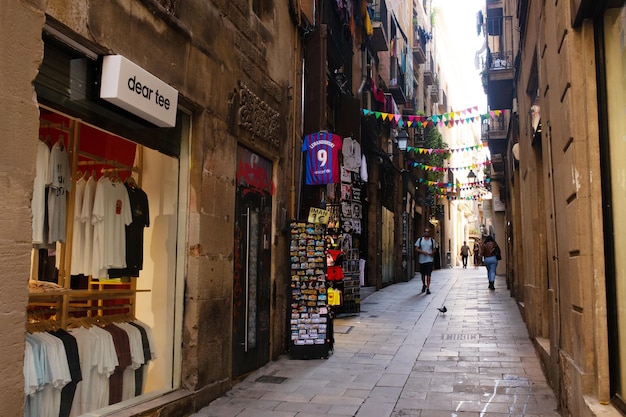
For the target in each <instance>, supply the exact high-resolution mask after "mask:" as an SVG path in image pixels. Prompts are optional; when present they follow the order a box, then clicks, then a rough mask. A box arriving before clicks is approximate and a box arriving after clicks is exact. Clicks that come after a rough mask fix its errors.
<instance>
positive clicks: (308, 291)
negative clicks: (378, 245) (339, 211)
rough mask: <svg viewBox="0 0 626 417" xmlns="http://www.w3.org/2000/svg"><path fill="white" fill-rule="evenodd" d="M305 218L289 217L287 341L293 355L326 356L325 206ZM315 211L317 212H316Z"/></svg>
mask: <svg viewBox="0 0 626 417" xmlns="http://www.w3.org/2000/svg"><path fill="white" fill-rule="evenodd" d="M312 212H314V213H315V214H313V215H310V216H309V220H310V221H308V222H304V221H302V222H299V221H292V222H291V224H290V232H291V243H290V259H291V315H290V317H291V319H290V328H291V342H290V347H289V353H290V355H291V357H292V358H293V359H319V358H327V357H328V355H329V352H330V351H331V350H332V337H333V336H332V317H330V315H329V308H328V297H327V292H326V288H327V284H326V255H325V247H326V240H325V236H326V223H327V221H328V217H327V216H325V215H324V213H326V211H325V210H315V209H312ZM318 215H319V216H318Z"/></svg>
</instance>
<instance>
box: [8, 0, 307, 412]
mask: <svg viewBox="0 0 626 417" xmlns="http://www.w3.org/2000/svg"><path fill="white" fill-rule="evenodd" d="M1 13H2V21H3V22H4V23H3V24H2V28H1V29H0V32H2V36H1V38H2V41H1V50H2V56H3V59H2V62H1V63H0V67H1V68H2V74H4V75H3V77H2V87H3V88H2V92H1V93H0V96H1V97H2V101H3V102H4V103H5V106H4V107H5V111H3V112H2V116H0V117H1V119H2V123H1V125H2V128H1V130H2V136H3V143H4V144H5V152H3V156H2V157H1V160H2V163H1V164H0V165H1V168H0V171H1V172H0V177H1V178H2V181H1V183H2V192H3V195H4V197H3V198H2V201H1V203H0V207H1V208H2V211H3V213H4V214H3V215H2V216H1V220H0V222H1V225H2V229H3V232H2V240H1V243H0V258H1V259H2V262H1V264H2V266H1V267H0V268H1V271H2V274H3V275H4V276H5V278H6V280H5V283H6V285H5V288H4V289H3V291H2V292H1V293H2V295H0V300H1V301H2V302H1V304H2V311H3V312H2V316H3V317H4V319H3V320H2V324H1V333H2V335H3V337H2V340H3V342H2V344H3V348H4V349H3V352H4V354H3V358H2V360H1V361H0V363H1V368H2V374H3V381H2V383H0V392H1V394H0V397H1V399H2V400H1V401H0V402H2V404H3V406H2V409H3V411H2V414H3V415H5V416H20V415H24V377H23V364H24V344H25V323H26V321H27V320H30V319H32V317H33V314H35V313H33V311H34V310H36V311H37V312H38V313H37V314H41V313H42V311H43V309H49V310H47V311H52V316H50V315H49V314H47V315H46V316H45V318H46V319H47V320H46V321H57V324H56V325H55V324H50V326H57V325H58V326H59V327H62V328H71V327H73V326H71V325H69V326H68V325H67V321H65V320H66V319H67V311H68V309H69V310H72V309H73V310H72V311H77V310H79V309H81V308H83V309H84V310H85V311H86V313H85V314H87V315H95V314H94V313H95V312H96V311H98V312H99V311H102V310H103V309H104V308H106V307H103V306H104V305H106V304H107V302H106V300H105V301H102V300H101V299H102V298H107V297H113V295H112V294H113V293H114V291H116V290H114V289H112V288H117V287H115V286H110V287H108V286H107V285H109V284H108V283H96V284H94V283H92V282H90V283H89V284H88V285H89V288H90V290H74V287H73V286H72V290H71V291H73V292H71V291H70V292H69V293H66V292H59V291H65V290H67V289H69V288H70V284H69V278H70V272H71V271H70V270H69V267H68V268H67V269H65V268H64V267H63V266H61V267H60V268H61V269H60V275H61V279H60V280H59V281H58V282H59V283H60V286H61V287H62V288H61V289H59V291H56V292H55V291H53V292H52V293H50V294H48V295H45V296H44V295H39V297H40V298H37V296H33V294H32V293H31V294H29V276H30V277H31V278H32V277H33V274H36V271H35V272H33V271H32V268H33V257H31V254H32V253H33V251H31V249H32V237H31V232H32V228H31V225H32V216H31V199H32V198H33V193H34V191H33V181H34V179H35V176H36V172H37V170H36V168H37V166H36V158H35V155H37V153H38V143H39V142H42V140H43V139H45V140H48V138H49V137H51V138H52V141H53V142H56V141H57V140H58V141H61V139H63V140H64V141H65V143H64V144H65V146H67V150H68V151H69V152H70V155H69V163H70V166H71V169H72V173H71V177H72V181H73V183H74V185H75V182H76V181H77V177H78V175H76V174H77V171H78V170H84V171H85V172H88V171H93V172H94V174H95V175H97V176H98V177H100V176H104V175H105V173H106V175H109V173H111V172H113V173H115V175H117V174H121V175H124V176H125V175H128V174H132V175H134V176H135V178H136V179H137V181H140V185H141V186H142V188H143V189H144V190H145V191H146V193H147V194H148V198H149V203H150V213H151V224H150V225H149V227H146V229H145V233H146V235H145V239H146V240H145V242H144V265H143V271H142V272H141V275H140V277H139V278H137V279H136V287H135V286H134V285H135V284H133V286H130V284H129V286H130V289H129V290H126V289H124V290H119V291H122V292H120V293H118V294H122V295H123V296H124V298H125V299H126V302H127V303H128V300H130V304H131V305H132V307H130V308H132V309H134V311H135V315H136V316H137V317H138V318H139V319H141V320H142V321H144V322H145V323H146V324H148V325H150V326H151V327H152V329H153V331H154V337H155V338H156V339H157V344H158V345H159V346H164V348H163V349H164V350H160V349H159V350H160V351H158V352H156V353H157V354H158V355H157V356H156V359H155V360H153V362H152V363H151V364H150V367H151V368H150V371H149V373H148V382H147V385H146V386H145V389H144V392H143V395H142V396H140V397H137V400H136V401H134V402H132V401H131V402H130V403H125V404H126V405H125V406H126V407H128V406H129V405H128V404H131V405H132V404H133V403H134V404H135V405H134V406H131V408H130V410H131V411H128V410H126V411H125V414H124V415H128V413H131V414H133V413H134V414H136V415H139V414H142V415H145V414H146V413H148V414H153V413H158V414H159V415H172V416H173V415H177V416H178V415H182V414H184V413H192V412H193V411H195V410H197V409H199V408H200V407H202V406H204V405H206V404H208V402H209V401H210V400H212V399H213V398H215V397H216V396H218V395H220V394H221V393H223V392H225V391H226V390H227V389H229V388H230V387H231V386H232V384H233V382H234V381H236V380H237V378H238V377H239V376H241V375H243V374H245V373H246V372H248V371H249V370H251V369H256V368H257V367H259V366H261V365H262V364H264V363H266V362H268V361H270V360H271V359H272V358H275V357H277V356H278V355H280V354H282V353H283V352H284V351H285V346H286V340H287V339H286V330H287V329H286V327H285V320H286V318H285V316H286V314H287V311H288V308H287V307H288V306H287V305H286V296H287V293H286V290H285V289H287V288H288V279H289V274H288V272H286V268H287V266H286V263H285V262H286V260H285V258H286V257H285V256H284V254H285V253H286V252H287V249H286V247H285V245H286V243H285V242H286V233H285V227H284V226H285V221H284V219H285V218H287V216H289V215H293V210H294V209H293V207H294V204H291V207H290V201H293V199H294V196H293V195H290V190H292V191H291V192H292V193H295V187H294V181H295V179H294V177H293V176H294V170H295V168H294V166H292V165H291V161H292V160H294V158H292V153H293V152H294V149H296V151H299V149H298V148H297V147H298V146H299V145H296V144H295V143H296V141H298V137H297V136H296V132H297V131H298V129H297V126H299V125H300V120H301V119H300V118H301V110H300V105H299V103H300V102H301V95H302V92H301V89H300V88H299V86H300V84H301V81H300V77H301V74H302V71H301V60H299V52H298V51H300V49H299V48H300V37H299V33H298V31H297V28H296V26H295V25H294V23H293V20H292V19H291V17H290V14H289V13H290V10H289V4H288V2H273V1H265V2H248V1H235V2H231V1H216V2H206V1H158V0H132V1H110V2H109V1H107V2H100V1H87V2H85V1H54V0H53V1H30V0H25V1H22V0H20V1H15V2H9V3H7V4H5V5H4V6H3V7H2V12H1ZM285 51H289V52H288V53H285ZM104 56H117V57H122V62H123V63H124V62H125V63H126V64H123V65H129V67H128V68H132V69H133V71H135V70H136V71H137V74H140V75H136V78H134V79H133V82H135V81H137V83H134V84H133V87H131V86H130V80H131V78H132V77H130V78H129V79H128V86H129V89H131V91H133V93H135V92H136V93H137V95H138V96H141V97H143V99H146V102H150V103H149V104H150V105H156V106H160V107H161V108H168V109H167V110H169V111H170V112H171V111H173V113H174V115H175V118H176V122H175V126H174V127H169V126H171V125H169V126H165V127H155V125H154V123H161V121H157V122H154V121H152V123H147V122H146V120H145V119H144V117H143V116H142V113H141V110H137V109H135V108H133V107H132V105H129V104H127V103H125V104H124V103H123V104H120V103H121V102H122V101H123V100H124V99H121V98H119V97H118V99H119V101H117V102H114V101H110V102H105V101H104V100H102V99H101V98H100V97H97V94H94V91H97V89H98V88H99V83H100V78H99V77H100V76H102V73H105V72H106V71H108V70H105V69H104V68H103V66H102V57H104ZM131 64H132V65H131ZM137 68H138V69H137ZM140 76H141V77H144V76H145V77H148V78H147V79H148V80H150V81H149V82H154V83H158V84H155V85H160V86H161V87H160V93H158V91H159V90H158V89H157V88H156V87H154V88H153V85H152V84H150V85H149V83H148V82H144V83H143V87H139V86H138V84H139V83H138V81H139V77H140ZM150 76H152V77H150ZM121 80H122V81H121V83H122V84H121V85H122V87H124V82H126V79H121ZM59 86H60V87H59ZM294 86H295V87H296V88H294ZM133 88H134V90H133ZM166 88H168V89H169V88H171V89H173V90H174V91H175V93H174V94H173V96H172V97H168V98H163V97H161V99H159V96H163V94H164V93H163V92H164V91H165V89H166ZM151 93H152V94H151ZM153 99H154V101H152V100H153ZM155 103H156V104H155ZM176 103H177V104H176ZM294 103H298V104H296V105H294ZM124 106H126V107H124ZM128 106H130V107H128ZM139 107H141V105H139ZM148 112H150V111H149V110H148ZM148 116H149V115H148ZM157 126H158V125H157ZM160 126H164V124H161V125H160ZM102 133H103V134H104V136H103V137H102V138H101V140H102V141H104V142H105V143H107V149H97V148H98V143H97V141H95V140H94V138H96V137H98V138H100V136H99V135H100V134H102ZM38 138H39V139H42V140H38ZM120 138H123V139H120ZM129 143H130V146H129V145H128V144H129ZM297 143H298V144H299V143H300V142H297ZM87 146H91V147H92V149H93V150H90V151H88V150H87V149H88V148H87ZM127 147H128V148H129V149H130V151H129V152H130V156H129V153H124V151H123V149H126V148H127ZM125 158H129V160H128V162H123V161H124V159H125ZM123 171H124V172H123ZM81 172H82V171H81ZM295 172H298V171H295ZM111 175H113V174H111ZM72 189H73V188H72ZM68 191H69V192H70V196H74V194H73V193H72V191H71V190H70V189H69V187H68ZM252 196H254V197H252ZM71 207H72V210H74V209H75V207H74V205H72V206H71ZM69 209H70V208H69V207H68V210H69ZM288 210H292V212H291V213H288ZM246 215H249V217H248V218H254V221H251V222H248V223H247V225H246V227H242V225H241V223H242V222H244V221H245V220H246V219H247V217H246ZM238 232H240V233H239V234H238ZM246 233H247V234H246ZM70 241H71V239H70V238H69V237H68V238H66V241H65V243H64V245H60V246H59V245H57V246H56V247H55V246H52V247H50V248H49V250H48V254H50V253H51V252H50V251H54V249H55V248H56V249H57V252H56V257H57V259H60V262H61V263H63V262H65V263H68V262H70V260H69V259H70V257H71V256H72V255H70V252H71V253H72V254H75V253H77V251H78V249H79V248H78V247H77V246H78V245H76V244H75V245H74V247H73V249H70V245H71V244H70ZM73 243H76V240H75V239H73ZM244 246H245V247H247V248H248V251H247V252H245V253H243V252H242V250H241V248H242V247H244ZM59 249H60V250H59ZM244 258H245V259H244ZM244 260H245V261H246V262H247V263H245V265H244ZM67 265H69V264H67ZM39 269H40V270H41V264H39ZM245 273H247V274H248V277H249V279H250V280H252V281H256V283H257V284H258V286H254V287H253V286H248V287H246V288H244V289H242V288H241V285H242V282H244V281H242V280H243V278H242V277H243V275H245ZM250 273H254V274H255V275H253V276H252V277H251V278H250ZM144 275H150V276H149V277H145V276H144ZM65 282H67V284H65ZM246 282H248V281H246ZM148 283H150V284H148ZM122 285H123V284H122ZM147 286H149V287H150V288H146V287H147ZM124 288H128V287H124ZM96 290H99V291H100V293H99V295H93V294H92V295H88V294H87V293H86V292H82V293H81V292H80V291H92V292H93V291H96ZM124 291H128V292H124ZM33 297H35V299H34V298H33ZM42 297H44V298H42ZM118 298H119V297H118ZM79 299H80V300H79ZM242 300H243V301H242ZM246 303H247V304H246ZM251 303H252V304H254V308H248V309H246V308H245V306H248V307H249V306H250V304H251ZM35 305H36V306H37V307H36V308H34V306H35ZM89 306H91V307H89ZM242 306H243V307H242ZM33 309H34V310H33ZM92 319H93V318H92ZM84 320H87V319H84ZM93 320H97V319H93ZM244 327H245V329H246V331H243V330H242V329H243V328H244ZM55 328H56V327H55ZM244 344H245V348H244V347H243V346H244ZM157 410H158V411H157Z"/></svg>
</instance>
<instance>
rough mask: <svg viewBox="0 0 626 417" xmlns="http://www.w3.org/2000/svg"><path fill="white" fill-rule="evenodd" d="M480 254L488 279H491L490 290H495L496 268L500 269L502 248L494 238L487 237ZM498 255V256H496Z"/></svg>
mask: <svg viewBox="0 0 626 417" xmlns="http://www.w3.org/2000/svg"><path fill="white" fill-rule="evenodd" d="M480 254H481V255H482V256H483V263H484V264H485V267H486V268H487V278H488V279H489V289H490V290H495V289H496V287H495V285H494V283H495V281H496V268H497V267H498V257H499V254H500V247H499V246H498V244H497V243H496V241H495V240H493V237H491V236H487V237H486V238H485V239H484V241H483V244H482V245H481V247H480ZM496 254H498V255H496Z"/></svg>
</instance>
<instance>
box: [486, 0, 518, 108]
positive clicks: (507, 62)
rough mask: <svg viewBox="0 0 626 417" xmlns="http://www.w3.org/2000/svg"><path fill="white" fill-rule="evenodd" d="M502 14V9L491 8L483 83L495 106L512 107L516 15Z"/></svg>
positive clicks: (488, 96)
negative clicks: (514, 21)
mask: <svg viewBox="0 0 626 417" xmlns="http://www.w3.org/2000/svg"><path fill="white" fill-rule="evenodd" d="M501 13H502V9H489V10H488V15H487V19H486V29H485V34H486V36H487V57H486V62H485V72H484V75H483V77H484V78H483V86H484V87H485V91H486V93H487V103H488V104H489V107H491V108H492V109H510V108H511V107H512V105H513V89H514V77H515V68H514V56H513V33H514V32H513V17H512V16H502V15H501Z"/></svg>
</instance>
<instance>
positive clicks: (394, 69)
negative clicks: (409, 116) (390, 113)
mask: <svg viewBox="0 0 626 417" xmlns="http://www.w3.org/2000/svg"><path fill="white" fill-rule="evenodd" d="M390 70H391V71H390V72H391V74H390V80H389V89H388V92H389V93H391V94H392V95H393V99H394V100H395V102H396V103H398V104H404V103H406V81H405V79H406V76H405V74H404V72H402V68H401V67H400V65H399V62H398V59H397V58H395V57H393V58H391V68H390Z"/></svg>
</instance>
